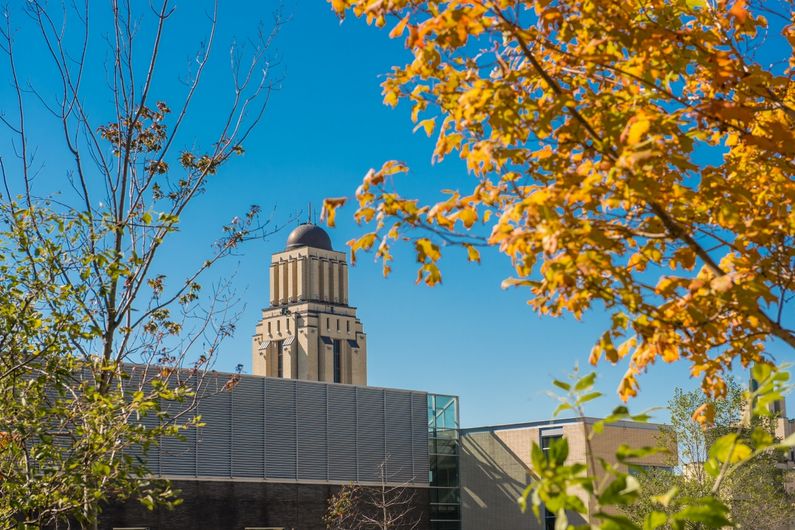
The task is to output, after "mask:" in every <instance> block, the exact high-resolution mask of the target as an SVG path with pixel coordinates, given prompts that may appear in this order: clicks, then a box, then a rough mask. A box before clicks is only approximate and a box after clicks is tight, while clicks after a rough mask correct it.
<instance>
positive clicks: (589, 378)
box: [574, 372, 596, 392]
mask: <svg viewBox="0 0 795 530" xmlns="http://www.w3.org/2000/svg"><path fill="white" fill-rule="evenodd" d="M594 381H596V372H591V373H590V374H588V375H586V376H584V377H582V378H581V379H580V380H579V381H577V384H575V385H574V390H576V391H577V392H582V391H583V390H585V389H588V388H591V387H592V386H593V384H594Z"/></svg>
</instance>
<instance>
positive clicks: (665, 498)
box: [651, 486, 679, 508]
mask: <svg viewBox="0 0 795 530" xmlns="http://www.w3.org/2000/svg"><path fill="white" fill-rule="evenodd" d="M677 493H679V488H678V487H676V486H674V487H673V488H671V489H669V490H668V491H666V492H665V493H663V494H662V495H655V496H654V497H652V498H651V500H652V501H654V502H656V503H658V504H660V505H662V506H663V507H665V508H667V507H668V506H669V505H670V504H671V500H673V498H674V497H675V496H676V494H677Z"/></svg>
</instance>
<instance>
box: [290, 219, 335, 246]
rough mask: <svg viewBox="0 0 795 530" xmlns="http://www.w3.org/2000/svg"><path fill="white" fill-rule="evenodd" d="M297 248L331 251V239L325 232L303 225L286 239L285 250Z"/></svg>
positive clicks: (310, 225)
mask: <svg viewBox="0 0 795 530" xmlns="http://www.w3.org/2000/svg"><path fill="white" fill-rule="evenodd" d="M299 247H312V248H319V249H321V250H333V249H332V248H331V238H330V237H329V236H328V234H327V233H326V231H325V230H323V229H322V228H320V227H319V226H317V225H313V224H311V223H303V224H300V225H298V227H297V228H296V229H295V230H293V231H292V232H290V235H289V236H288V237H287V250H291V249H294V248H299Z"/></svg>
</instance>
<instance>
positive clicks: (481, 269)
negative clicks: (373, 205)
mask: <svg viewBox="0 0 795 530" xmlns="http://www.w3.org/2000/svg"><path fill="white" fill-rule="evenodd" d="M199 3H200V2H193V1H191V2H188V1H186V0H182V1H179V2H177V9H176V11H175V13H174V15H173V20H172V21H171V27H170V33H169V34H168V35H167V37H166V40H165V48H164V49H165V54H164V57H163V62H162V63H161V64H160V68H161V69H160V70H159V71H158V73H159V84H158V86H157V87H156V89H157V90H158V91H159V92H158V94H157V95H156V96H155V97H156V98H157V99H164V100H165V101H167V102H168V101H170V100H172V99H176V98H178V96H179V93H180V88H181V87H180V85H179V84H178V79H179V76H180V75H181V74H183V72H184V71H183V70H182V69H181V68H180V67H181V66H182V65H183V64H185V60H186V59H187V57H188V55H189V53H190V52H191V51H192V50H194V49H195V48H196V46H197V45H198V43H199V42H200V40H201V39H202V36H203V30H202V28H204V27H205V26H206V21H205V20H204V13H203V11H202V9H200V8H199V7H198V4H199ZM98 4H102V3H101V2H100V3H98ZM222 4H223V5H222V11H221V13H220V17H219V32H218V35H217V37H216V39H217V40H216V49H215V52H216V54H215V59H214V61H213V63H212V64H211V65H210V70H209V71H208V75H207V77H206V79H205V81H209V82H207V83H205V86H204V88H203V90H202V92H201V93H200V94H199V99H198V100H197V102H196V104H197V105H196V109H199V110H200V115H199V116H197V117H195V118H194V120H193V121H192V122H191V123H190V129H189V133H188V134H187V135H185V136H184V137H183V140H184V141H185V142H186V145H187V144H189V143H190V142H192V141H193V138H192V137H191V136H193V137H195V138H199V139H201V138H203V136H202V135H203V131H205V130H210V129H212V125H213V124H217V123H218V119H219V114H218V111H217V109H218V108H220V107H221V106H222V104H223V102H224V101H226V100H227V99H226V98H228V97H229V83H228V60H227V58H228V55H227V54H226V49H227V47H228V46H229V44H230V43H231V42H232V41H233V40H235V39H237V40H238V41H244V40H245V39H246V38H248V37H249V36H250V35H252V33H253V31H254V30H255V29H256V24H257V21H259V20H262V21H263V22H264V23H265V24H266V26H267V24H268V23H269V20H270V12H271V11H272V10H273V8H274V7H275V3H274V2H270V1H268V2H254V1H250V2H248V3H246V4H245V5H243V4H241V3H239V2H235V3H234V5H233V3H231V2H223V3H222ZM285 12H286V13H287V14H288V15H290V16H291V17H292V18H291V20H290V22H289V23H288V24H287V25H286V26H285V28H284V30H283V32H282V34H281V35H280V37H279V39H278V42H277V48H278V52H279V53H278V56H279V59H280V66H279V69H280V72H281V74H283V75H284V81H283V83H282V87H281V89H280V90H279V91H278V92H276V93H275V94H274V95H273V97H272V99H271V102H270V105H269V107H268V109H267V112H266V114H265V117H264V120H263V121H262V123H261V125H260V126H259V128H258V129H257V130H256V132H255V133H254V134H253V135H252V137H251V138H250V139H249V141H248V142H247V145H245V148H246V154H245V155H244V156H243V157H241V158H238V159H236V160H234V161H232V162H231V163H229V164H228V165H227V166H225V168H224V169H223V171H222V172H221V174H219V175H217V176H216V177H215V178H214V179H213V180H212V181H211V182H210V184H209V185H208V189H207V193H206V194H205V195H203V196H202V197H201V198H200V199H199V200H198V201H197V202H196V203H195V204H194V205H193V208H192V209H191V210H190V211H189V212H188V213H187V214H186V215H185V216H184V228H183V232H182V233H181V234H179V236H178V237H177V238H175V240H174V241H172V243H171V244H170V246H168V247H167V248H166V249H165V250H166V253H165V255H164V259H163V260H162V261H161V266H162V267H163V270H164V271H165V272H166V273H167V274H170V275H172V276H174V277H178V275H179V273H180V272H181V271H183V270H184V266H185V264H186V263H187V262H188V261H189V259H188V258H189V257H192V256H196V260H197V262H198V260H200V259H202V258H203V256H204V255H206V254H205V252H207V249H208V248H209V244H210V242H211V241H212V240H213V239H214V238H216V237H217V236H218V235H220V227H221V225H222V224H224V223H227V222H228V221H229V220H230V219H232V218H233V217H234V216H235V215H239V214H241V213H243V212H245V210H246V209H247V207H248V206H249V205H250V204H252V203H256V204H259V205H261V206H262V207H263V209H264V210H266V211H269V210H271V209H272V208H274V207H275V208H276V213H275V221H277V222H279V223H282V222H284V221H285V220H287V219H288V218H290V216H291V215H293V214H295V213H296V212H298V211H300V210H304V211H306V205H307V203H309V202H311V203H312V204H314V205H315V206H319V205H320V204H321V202H322V200H323V198H324V197H329V196H351V195H352V194H353V191H354V190H355V188H356V187H357V185H358V184H359V182H360V181H361V178H362V176H363V175H364V174H365V173H366V171H367V170H368V169H369V168H370V167H377V166H380V164H381V163H382V162H383V161H385V160H388V159H399V160H402V161H404V162H406V163H408V164H409V165H410V166H411V168H412V171H411V173H410V174H409V175H408V176H406V177H400V180H399V181H398V187H399V190H400V191H401V192H403V193H404V194H405V195H418V196H421V197H424V198H433V197H434V195H433V192H432V191H431V190H439V189H442V188H453V189H455V188H461V189H467V187H469V186H470V185H471V181H470V180H469V179H468V177H467V175H466V172H465V170H464V168H463V165H462V164H460V163H458V162H457V161H455V160H454V161H451V162H446V163H445V164H443V165H441V166H438V165H437V166H433V165H431V163H430V158H431V152H432V150H433V140H432V139H428V138H426V137H425V135H424V134H423V133H421V132H418V133H417V134H413V133H412V126H413V125H412V123H411V122H410V120H409V111H408V109H407V108H406V107H405V106H400V107H398V109H396V110H393V109H390V108H388V107H385V106H384V105H383V104H382V102H381V95H380V87H379V83H380V80H381V79H382V77H381V76H382V75H383V74H384V73H385V72H387V71H389V69H390V67H391V66H392V65H394V64H402V62H404V61H405V60H406V59H407V57H408V54H407V52H406V51H405V50H404V49H403V47H402V43H401V42H400V41H393V40H389V39H388V38H387V32H386V31H380V30H377V29H375V28H371V27H368V26H366V25H365V24H364V23H363V22H362V21H360V20H353V19H349V20H346V21H345V22H344V23H343V24H340V23H339V21H338V20H337V19H336V18H335V16H334V15H333V14H332V13H331V11H330V9H329V7H328V5H327V4H326V3H325V2H300V3H299V2H292V3H289V4H287V5H286V6H285ZM21 24H22V22H20V25H21ZM104 33H105V30H104V29H99V28H97V29H96V30H95V31H94V33H93V34H92V41H91V46H92V47H91V50H90V52H91V53H92V54H93V55H92V57H94V59H95V60H96V59H99V62H98V63H95V64H99V65H101V64H102V63H101V60H102V59H101V56H102V54H103V51H102V50H103V48H102V47H103V46H104V44H103V42H102V37H103V34H104ZM141 36H142V37H143V38H146V37H147V36H148V34H147V32H146V30H145V29H144V30H142V34H141ZM25 38H26V36H25V35H20V39H21V40H23V41H24V39H25ZM44 59H45V58H44V55H43V54H42V53H41V50H38V51H37V50H36V49H35V48H34V47H31V48H30V49H28V50H26V51H25V64H24V65H23V69H24V70H25V75H27V76H29V77H30V78H31V79H33V80H34V81H37V80H38V81H40V80H43V79H46V76H45V75H44V72H43V71H42V69H41V68H39V66H38V65H39V62H40V61H43V60H44ZM3 66H5V65H3ZM26 67H27V68H26ZM103 79H104V72H103V71H102V69H101V66H97V67H95V68H94V70H93V71H92V72H91V77H90V78H89V79H88V82H87V88H86V90H87V91H91V90H96V98H94V94H93V93H92V94H90V96H91V97H90V98H89V99H90V100H92V101H91V104H92V105H96V106H97V108H98V109H99V108H101V107H102V106H103V105H104V104H107V103H108V101H107V92H102V91H101V90H100V89H101V88H102V82H103ZM91 87H93V88H91ZM10 97H11V93H10V92H9V89H8V86H7V85H6V84H5V83H3V85H2V86H1V87H0V102H2V105H3V107H5V106H6V104H8V103H10V99H9V98H10ZM103 98H104V99H103ZM94 99H96V101H93V100H94ZM103 101H104V102H103ZM31 122H32V123H33V126H34V127H35V126H38V127H39V128H40V130H44V129H45V128H46V127H47V125H46V123H47V122H46V120H45V119H44V117H42V116H39V115H35V114H34V115H32V116H31ZM0 139H3V137H2V136H0ZM38 140H39V150H40V152H39V154H38V157H39V160H40V161H43V163H44V168H43V171H42V174H43V176H42V177H41V181H40V182H39V183H38V185H39V186H41V191H42V192H43V191H45V190H46V189H47V185H48V182H49V179H50V178H52V179H53V180H52V182H59V180H58V179H61V180H62V179H63V175H62V174H59V172H58V163H57V160H58V158H59V157H60V156H63V153H62V152H59V151H56V150H54V149H52V150H51V149H50V148H49V147H48V143H47V141H46V137H43V136H42V137H39V139H38ZM2 143H3V145H2V147H0V149H2V150H3V152H5V153H8V148H9V145H8V142H7V141H3V142H2ZM64 191H66V190H64ZM352 213H353V208H352V207H351V206H349V207H346V208H345V209H343V210H341V211H340V213H339V222H338V227H337V228H336V229H334V230H330V234H331V237H332V240H333V242H334V245H335V247H336V248H337V249H340V250H343V249H344V243H345V242H346V241H347V240H349V239H351V238H352V237H354V236H355V235H357V234H359V233H361V230H362V229H361V228H359V227H357V226H356V225H355V224H354V223H353V222H352V221H351V215H352ZM290 228H291V227H287V228H286V229H285V230H284V231H282V232H281V233H279V234H277V235H276V236H274V237H272V238H271V239H269V240H267V241H254V242H250V243H248V244H247V245H245V246H244V247H243V248H242V249H241V251H240V252H239V253H238V255H237V256H235V257H233V258H230V259H229V260H227V261H226V262H225V263H224V264H223V265H222V266H221V267H220V268H219V269H217V270H216V271H215V273H214V274H216V275H217V276H216V277H221V276H223V277H231V274H232V273H234V277H233V278H234V284H235V286H236V289H237V291H238V294H239V295H240V296H241V298H242V302H243V303H244V304H245V311H244V312H243V315H242V318H241V319H240V321H239V323H238V326H237V333H236V335H235V336H234V337H233V338H232V339H231V340H229V341H228V342H227V343H225V345H224V347H223V349H222V351H221V354H220V358H219V360H218V363H217V365H216V366H217V368H218V369H221V370H229V371H231V370H233V369H234V367H235V366H236V365H237V364H239V363H241V364H243V365H244V366H245V369H246V371H247V370H249V369H250V366H251V361H250V355H251V353H250V341H251V335H252V333H253V330H254V326H255V323H256V322H257V320H258V319H259V312H260V309H261V308H263V307H264V306H266V305H267V299H268V293H267V273H268V264H269V261H270V255H271V254H272V253H273V252H277V251H279V250H281V249H283V247H284V240H285V239H286V237H287V234H288V233H289V229H290ZM371 258H372V256H369V255H363V256H361V259H360V262H359V264H357V266H356V267H354V268H352V269H351V270H350V301H351V303H352V304H353V305H355V306H357V307H358V310H359V316H360V318H361V320H362V322H363V323H364V326H365V331H366V332H367V336H368V355H369V383H370V384H371V385H376V386H387V387H399V388H410V389H420V390H427V391H431V392H438V393H449V394H455V395H458V396H460V398H461V418H462V423H463V424H464V425H465V426H477V425H485V424H499V423H509V422H519V421H529V420H536V419H543V418H547V417H549V416H550V414H551V412H552V410H553V409H554V406H555V404H554V402H553V401H552V400H550V399H549V397H547V395H546V393H547V392H548V391H549V390H550V389H551V388H552V385H551V379H552V378H554V377H563V376H565V374H567V373H568V372H569V371H570V370H571V369H572V367H573V366H574V365H575V363H579V364H580V365H581V366H583V367H585V368H587V366H586V365H587V357H588V353H589V351H590V349H591V346H592V345H593V343H594V341H595V340H596V338H597V337H598V336H599V335H600V333H601V331H602V330H603V329H604V326H605V324H606V318H605V316H604V315H603V314H600V313H599V312H592V313H590V314H587V315H586V317H585V319H584V320H583V321H582V322H577V321H576V320H574V319H573V318H571V317H568V318H561V319H557V320H555V319H550V318H540V317H538V316H537V315H535V314H534V313H533V312H532V311H531V310H530V309H529V308H528V306H527V304H526V296H525V295H526V293H524V292H523V291H521V290H511V291H503V290H501V289H500V282H501V281H502V279H503V278H505V277H506V276H508V275H510V274H511V269H510V266H509V263H508V261H507V259H506V258H505V257H503V256H501V255H498V254H497V253H494V252H485V253H484V254H483V263H482V264H480V265H469V264H467V263H466V262H465V260H464V259H463V257H462V256H461V255H460V253H458V254H457V253H452V254H451V256H450V257H449V258H447V259H445V260H444V263H443V264H444V269H443V270H444V274H445V276H444V284H443V285H442V286H440V287H436V288H433V289H430V288H427V287H424V286H418V285H415V283H414V280H415V272H416V271H415V267H414V262H413V257H412V256H411V255H410V254H409V253H408V252H405V251H401V252H398V254H397V256H396V258H397V259H396V263H395V265H394V272H393V274H392V275H391V276H390V277H389V278H388V279H384V278H383V277H382V275H381V269H380V265H379V264H376V263H374V262H373V261H372V259H371ZM211 279H212V278H206V279H205V283H208V282H209V281H210V280H211ZM771 351H773V352H774V353H777V354H778V355H777V357H778V358H779V360H788V359H791V358H792V356H791V354H790V353H788V352H786V350H785V349H784V348H783V347H778V348H777V347H776V346H775V345H773V347H772V349H771ZM680 364H681V365H679V366H666V365H657V366H655V367H653V369H652V370H651V371H650V373H649V374H647V375H644V376H642V378H641V379H640V383H641V392H640V397H638V398H636V399H635V400H633V402H632V403H631V407H632V409H633V410H637V411H640V410H641V409H643V408H646V407H651V406H654V405H662V404H664V402H665V401H666V400H667V399H668V398H669V396H670V395H671V392H672V389H673V388H674V387H675V386H684V387H686V388H690V387H694V386H695V385H696V384H697V382H696V381H693V380H691V379H690V378H689V376H688V371H687V367H686V366H685V364H684V363H680ZM625 369H626V366H624V365H622V366H617V367H612V366H610V365H607V364H604V365H601V366H600V367H599V371H600V379H599V385H598V386H599V387H600V389H601V390H603V391H604V392H605V393H606V394H607V396H608V397H607V399H603V400H601V401H600V402H595V404H594V405H593V407H592V408H591V409H590V410H589V413H591V414H592V415H601V414H605V413H606V412H607V411H608V410H609V409H611V408H612V407H613V406H615V405H616V404H618V399H617V397H616V396H615V393H614V391H615V388H616V385H617V383H618V380H619V378H620V376H621V374H622V373H623V372H624V371H625ZM738 375H741V377H743V378H744V377H746V376H745V375H744V374H738ZM657 418H658V419H660V420H664V419H665V413H664V412H662V413H659V415H658V416H657Z"/></svg>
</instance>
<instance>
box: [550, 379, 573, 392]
mask: <svg viewBox="0 0 795 530" xmlns="http://www.w3.org/2000/svg"><path fill="white" fill-rule="evenodd" d="M552 384H553V385H555V386H556V387H558V388H560V389H562V390H565V391H566V392H568V391H569V390H571V385H570V384H568V383H566V382H564V381H561V380H560V379H555V380H554V381H552Z"/></svg>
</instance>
